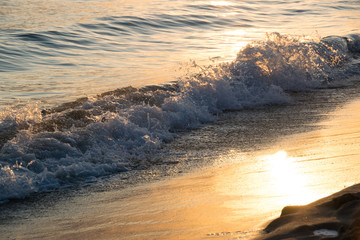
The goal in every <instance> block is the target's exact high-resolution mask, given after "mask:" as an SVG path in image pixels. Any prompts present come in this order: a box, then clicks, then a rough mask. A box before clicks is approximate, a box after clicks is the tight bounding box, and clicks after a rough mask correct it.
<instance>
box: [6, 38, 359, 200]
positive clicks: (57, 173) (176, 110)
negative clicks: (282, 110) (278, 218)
mask: <svg viewBox="0 0 360 240" xmlns="http://www.w3.org/2000/svg"><path fill="white" fill-rule="evenodd" d="M358 50H359V35H351V36H347V37H329V38H324V39H322V40H320V41H308V40H305V39H304V38H300V37H293V36H288V35H280V34H278V33H273V34H269V35H268V36H267V39H266V40H265V41H258V42H253V43H251V44H249V45H247V46H246V47H245V48H243V49H242V50H241V51H240V52H239V53H238V55H237V57H236V59H235V60H234V61H232V62H228V63H222V64H219V65H210V66H204V67H201V70H200V71H199V72H197V73H194V74H189V75H187V76H184V77H183V78H181V79H179V80H178V81H176V82H174V83H169V84H165V85H158V86H146V87H142V88H133V87H126V88H121V89H116V90H113V91H110V92H106V93H102V94H100V95H98V96H94V97H92V98H90V97H89V98H82V99H78V100H77V101H74V102H71V103H66V104H63V105H60V106H58V107H55V108H52V109H44V110H42V111H40V110H39V109H38V108H36V107H33V110H32V111H27V114H25V115H21V114H22V113H21V111H19V112H18V113H16V112H11V111H10V112H8V113H4V114H3V115H2V116H1V123H0V130H1V139H2V143H1V145H2V148H1V151H0V201H2V202H5V201H7V200H8V199H12V198H23V197H26V196H28V195H29V194H32V193H35V192H42V191H50V190H52V189H57V188H61V187H67V186H72V185H74V184H82V183H84V182H87V181H89V180H91V181H92V180H94V178H96V177H100V176H105V175H109V174H114V173H118V172H124V171H130V170H134V169H139V168H141V169H143V168H147V167H149V166H151V165H153V164H154V162H153V160H151V159H152V156H153V155H154V154H155V153H157V152H159V151H161V148H162V147H163V146H164V143H166V142H169V141H172V140H173V139H174V138H175V137H176V136H177V132H178V131H182V130H190V129H193V128H197V127H200V126H202V125H203V124H205V123H209V122H212V121H216V115H217V114H220V113H222V112H223V111H227V110H238V111H240V110H242V109H245V108H246V109H252V108H257V107H266V106H267V105H274V104H286V103H289V102H290V101H291V98H290V96H289V95H288V91H305V90H310V89H316V88H326V87H332V86H333V85H334V84H335V83H336V81H335V80H340V79H341V80H342V81H344V79H345V78H346V77H347V76H348V75H349V74H359V65H358V64H352V61H353V59H355V58H357V57H358ZM336 84H337V83H336Z"/></svg>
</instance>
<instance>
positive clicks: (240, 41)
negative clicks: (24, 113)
mask: <svg viewBox="0 0 360 240" xmlns="http://www.w3.org/2000/svg"><path fill="white" fill-rule="evenodd" d="M267 32H269V33H270V32H279V33H281V34H286V35H306V36H311V37H315V38H316V37H325V36H328V35H340V36H344V35H346V34H351V33H358V32H360V2H359V1H358V0H348V1H344V0H342V1H340V0H331V1H321V0H303V1H295V0H291V1H284V0H280V1H271V0H265V1H260V0H255V1H253V0H251V1H250V0H245V1H234V0H227V1H199V0H182V1H169V0H152V1H148V0H142V1H137V0H133V1H125V0H104V1H100V0H61V1H60V0H12V1H1V2H0V86H1V88H0V106H1V107H5V106H13V105H16V106H21V105H24V104H25V105H26V104H28V103H31V102H34V101H39V100H40V103H39V105H40V106H43V107H44V106H47V107H49V106H55V105H58V104H59V103H63V102H67V101H70V100H75V99H77V98H79V97H83V96H93V95H96V94H99V93H102V92H104V91H108V90H113V89H116V88H119V87H124V86H128V85H132V86H144V85H149V84H158V83H164V82H168V81H172V80H175V79H176V78H177V77H179V76H182V75H183V74H184V72H186V68H187V67H186V66H187V65H186V64H187V63H189V62H190V60H195V61H196V62H197V63H199V64H205V65H206V64H209V63H210V62H211V61H216V62H224V61H231V60H233V59H234V58H235V56H236V54H237V52H238V51H239V50H240V49H241V48H242V47H244V46H245V45H246V44H248V43H250V42H251V41H254V40H263V39H264V38H265V34H266V33H267ZM184 69H185V70H184Z"/></svg>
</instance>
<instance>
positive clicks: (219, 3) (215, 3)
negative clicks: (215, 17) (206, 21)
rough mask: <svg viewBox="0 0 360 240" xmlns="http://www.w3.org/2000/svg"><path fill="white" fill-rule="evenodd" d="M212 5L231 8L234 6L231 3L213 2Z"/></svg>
mask: <svg viewBox="0 0 360 240" xmlns="http://www.w3.org/2000/svg"><path fill="white" fill-rule="evenodd" d="M210 4H211V5H212V6H230V5H232V3H231V2H227V1H211V2H210Z"/></svg>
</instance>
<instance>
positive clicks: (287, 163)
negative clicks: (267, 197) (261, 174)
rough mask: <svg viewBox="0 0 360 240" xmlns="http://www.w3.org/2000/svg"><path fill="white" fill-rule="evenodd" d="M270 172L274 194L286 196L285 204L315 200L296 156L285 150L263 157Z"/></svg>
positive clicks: (284, 198)
mask: <svg viewBox="0 0 360 240" xmlns="http://www.w3.org/2000/svg"><path fill="white" fill-rule="evenodd" d="M263 160H265V162H266V167H267V168H268V169H267V170H268V173H269V184H270V188H271V190H272V192H273V195H280V196H284V197H283V201H284V204H285V205H303V204H307V203H310V202H311V201H313V200H314V197H315V196H313V194H312V193H311V191H310V189H309V188H307V179H306V178H305V175H304V174H302V172H301V169H299V167H298V166H297V162H296V160H295V158H292V157H289V156H288V155H287V153H286V152H285V151H279V152H277V153H275V154H273V155H267V156H264V157H263Z"/></svg>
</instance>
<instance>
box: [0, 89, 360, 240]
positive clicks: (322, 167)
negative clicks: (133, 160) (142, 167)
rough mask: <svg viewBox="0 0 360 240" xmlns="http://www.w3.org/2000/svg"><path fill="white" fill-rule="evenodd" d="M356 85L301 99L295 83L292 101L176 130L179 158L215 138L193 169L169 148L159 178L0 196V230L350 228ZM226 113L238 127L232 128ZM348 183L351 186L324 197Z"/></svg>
mask: <svg viewBox="0 0 360 240" xmlns="http://www.w3.org/2000/svg"><path fill="white" fill-rule="evenodd" d="M357 89H358V88H344V89H341V88H340V89H333V90H326V94H325V93H324V94H323V96H321V91H320V94H319V93H317V94H316V95H315V94H314V98H318V99H316V101H311V100H310V101H309V100H306V101H304V102H301V101H302V100H301V99H311V98H309V94H310V95H311V93H302V94H307V96H306V98H303V97H302V96H303V95H302V94H300V95H299V96H297V103H296V104H297V106H295V107H294V106H288V107H286V106H285V107H275V108H273V109H270V110H266V111H264V110H263V109H259V110H251V111H249V112H246V111H245V112H241V113H234V114H232V113H229V115H228V116H227V117H226V118H224V119H222V120H221V121H219V122H218V123H217V124H213V125H209V126H206V127H204V128H201V129H198V130H196V134H193V132H189V133H186V132H185V133H184V134H183V136H182V137H181V138H179V139H178V140H177V141H175V142H174V143H171V146H170V147H171V148H172V150H171V151H175V152H176V151H179V152H181V151H183V150H184V149H186V151H187V152H188V154H189V155H187V156H183V157H182V158H185V159H189V158H194V156H196V152H197V153H198V152H201V151H202V147H203V146H204V145H206V146H207V148H208V149H213V148H212V147H211V146H212V145H211V144H213V145H214V146H218V148H217V149H213V152H210V153H209V157H208V159H207V160H206V161H205V163H202V164H200V163H198V167H197V168H196V170H195V171H188V172H186V171H184V169H187V168H186V167H182V166H185V165H186V164H190V163H189V162H187V161H186V160H184V161H182V160H181V158H179V159H178V162H177V163H173V165H174V166H172V167H170V168H169V169H170V170H171V171H174V172H175V171H176V172H181V171H184V172H183V173H182V174H180V175H179V174H178V175H179V176H168V177H166V176H162V177H161V176H159V177H156V176H157V175H158V174H159V173H158V172H156V171H155V170H154V172H153V175H154V176H155V177H154V179H156V178H158V179H160V180H154V179H153V180H151V181H149V182H146V181H145V182H144V183H142V184H135V185H133V184H129V185H128V187H125V188H124V187H120V185H121V184H120V183H119V181H120V179H121V177H120V176H118V177H113V178H110V179H107V180H106V181H107V184H105V183H103V185H102V184H101V183H99V184H97V187H89V188H82V189H79V190H75V191H74V190H73V189H72V191H67V190H59V191H56V192H52V193H49V194H46V193H45V194H43V195H41V196H40V197H39V196H33V197H31V198H30V199H27V200H26V201H22V200H18V201H12V202H10V203H8V204H5V205H2V206H0V211H1V213H2V214H1V219H0V220H1V221H0V232H1V237H2V239H251V238H259V239H264V238H266V239H285V238H289V237H292V239H325V237H324V236H325V235H326V233H325V235H321V233H322V232H320V233H319V234H320V235H315V234H314V231H316V230H323V229H325V230H326V229H327V230H329V231H330V230H333V231H336V236H339V234H344V233H345V232H346V234H347V235H346V236H350V235H351V234H353V231H357V230H355V229H357V228H356V226H357V225H354V224H356V223H357V222H356V221H358V220H357V218H356V215H354V216H353V215H352V214H353V213H354V214H355V213H356V209H357V208H358V202H359V195H358V194H357V192H358V191H359V186H355V187H352V188H350V189H347V190H343V189H344V188H346V187H349V186H352V185H354V184H356V183H358V182H359V181H360V179H359V172H360V164H359V162H358V161H359V158H360V141H359V139H360V112H359V111H358V109H359V108H360V100H359V98H357V97H358V91H357ZM324 91H325V90H324ZM329 91H331V92H332V94H329ZM324 96H330V97H324ZM321 99H322V101H321ZM296 104H295V105H296ZM293 109H295V110H296V111H293ZM289 111H290V112H289ZM239 114H240V115H241V118H238V116H239ZM259 114H260V115H264V118H261V117H259ZM239 119H241V121H243V122H242V124H238V121H239ZM255 119H256V120H255ZM305 119H306V120H305ZM308 119H312V120H311V121H309V120H308ZM235 123H237V124H236V126H239V125H240V126H242V127H241V128H237V129H235V128H234V126H235ZM286 123H287V124H286ZM218 125H221V128H219V127H217V126H218ZM253 125H256V126H257V128H253ZM224 126H225V128H224ZM244 126H245V127H244ZM269 126H270V127H269ZM216 129H218V130H216ZM224 129H225V130H224ZM250 134H252V138H250V137H249V135H250ZM215 136H216V137H215ZM210 139H216V140H213V141H212V142H211V140H210ZM245 141H249V142H245ZM195 143H197V144H195ZM171 148H170V149H171ZM209 151H210V150H209ZM219 153H221V154H219ZM210 160H211V161H210ZM192 161H193V163H191V164H194V160H193V159H192ZM169 169H168V171H170V170H169ZM148 171H151V170H148ZM149 175H150V174H149ZM169 175H171V174H169ZM124 179H125V180H124ZM122 180H124V181H126V177H123V179H122ZM109 182H110V184H109ZM341 190H343V191H344V192H341V193H337V194H336V195H334V196H332V197H329V198H325V199H323V200H320V201H318V202H315V203H313V204H310V205H309V206H308V207H295V208H293V207H291V208H286V210H284V211H283V213H281V211H282V209H283V208H284V207H285V206H290V205H292V206H293V205H305V204H309V203H311V202H314V201H316V200H318V199H320V198H323V197H326V196H328V195H331V194H334V193H335V192H337V191H341ZM69 192H70V193H69ZM348 192H351V193H353V194H352V195H345V200H344V199H343V198H342V197H341V198H340V200H339V201H340V203H339V204H338V205H336V204H335V205H336V206H334V205H333V204H332V203H333V202H335V203H337V202H338V200H336V197H339V196H341V195H343V194H344V193H348ZM348 197H349V198H348ZM332 199H335V200H332ZM349 199H350V200H349ZM352 206H354V208H352ZM314 209H316V211H315V210H314ZM280 215H282V216H281V217H280V218H279V219H277V220H274V219H276V218H277V217H279V216H280ZM354 220H356V221H355V223H354ZM304 226H305V227H304ZM353 226H355V228H354V227H353ZM299 229H300V230H299ZM349 229H350V230H349ZM348 231H350V233H349V234H350V235H349V234H348ZM316 233H317V232H316ZM330 233H331V232H330ZM331 236H332V235H330V237H331ZM341 236H342V235H341ZM344 236H345V235H344ZM328 237H329V236H328ZM344 239H345V238H344ZM350 239H353V238H350Z"/></svg>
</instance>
